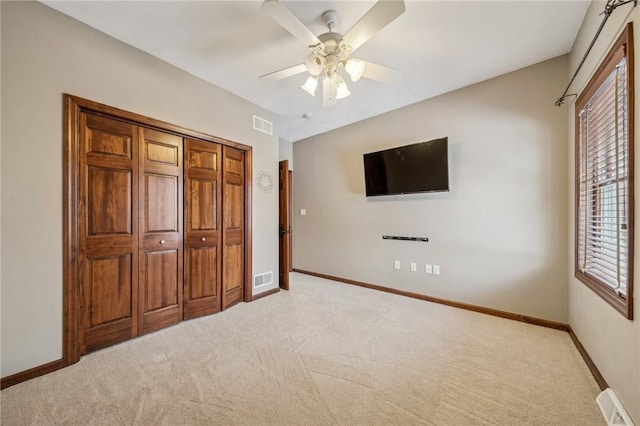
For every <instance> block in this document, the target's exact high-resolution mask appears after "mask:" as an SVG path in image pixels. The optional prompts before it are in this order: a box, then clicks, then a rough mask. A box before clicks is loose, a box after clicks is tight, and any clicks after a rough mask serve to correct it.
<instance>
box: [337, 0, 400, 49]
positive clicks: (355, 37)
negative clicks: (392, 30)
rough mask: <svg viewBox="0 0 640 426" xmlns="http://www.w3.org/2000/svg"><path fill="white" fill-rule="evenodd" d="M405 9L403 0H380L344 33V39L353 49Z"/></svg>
mask: <svg viewBox="0 0 640 426" xmlns="http://www.w3.org/2000/svg"><path fill="white" fill-rule="evenodd" d="M404 11H405V6H404V1H403V0H380V1H378V2H377V3H376V4H375V5H374V6H373V7H372V8H371V9H369V11H368V12H367V13H366V14H365V15H364V16H363V17H362V18H360V20H359V21H358V22H357V23H356V24H355V25H354V26H353V27H351V29H350V30H349V31H347V33H346V34H345V35H344V37H343V40H344V42H345V43H347V45H349V46H351V48H352V49H353V50H356V49H357V48H358V47H360V46H362V45H363V44H364V43H366V42H367V40H369V39H370V38H371V37H373V36H374V35H375V34H376V33H377V32H378V31H380V30H381V29H383V28H384V27H386V26H387V25H389V24H390V23H391V22H393V21H394V20H395V19H396V18H397V17H398V16H400V15H402V14H403V13H404Z"/></svg>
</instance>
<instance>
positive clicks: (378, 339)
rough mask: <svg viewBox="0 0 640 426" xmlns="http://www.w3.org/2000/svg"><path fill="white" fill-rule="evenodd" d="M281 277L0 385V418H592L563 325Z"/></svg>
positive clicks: (584, 377) (590, 384) (591, 400)
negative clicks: (229, 304)
mask: <svg viewBox="0 0 640 426" xmlns="http://www.w3.org/2000/svg"><path fill="white" fill-rule="evenodd" d="M291 287H292V290H291V291H290V292H284V291H281V292H280V293H278V294H275V295H272V296H269V297H266V298H264V299H260V300H258V301H256V302H253V303H249V304H241V305H238V306H235V307H233V308H231V309H229V310H227V311H225V312H223V313H219V314H216V315H212V316H209V317H206V318H202V319H198V320H192V321H187V322H184V323H182V324H179V325H177V326H174V327H171V328H169V329H167V330H163V331H160V332H157V333H154V334H151V335H148V336H144V337H141V338H138V339H135V340H132V341H129V342H126V343H123V344H120V345H118V346H115V347H112V348H108V349H105V350H102V351H99V352H96V353H93V354H90V355H87V356H85V357H83V358H82V360H81V361H80V362H79V363H78V364H76V365H73V366H70V367H67V368H65V369H63V370H60V371H57V372H54V373H51V374H49V375H47V376H43V377H40V378H37V379H34V380H31V381H29V382H25V383H22V384H20V385H16V386H13V387H11V388H8V389H5V390H3V391H2V425H3V426H9V425H49V424H75V425H93V424H96V425H98V424H99V425H119V424H121V425H136V424H144V425H162V424H165V425H183V424H184V425H191V424H193V425H197V424H201V425H215V424H222V425H226V424H239V425H263V424H265V425H266V424H272V425H312V424H317V425H331V424H341V425H352V424H362V425H375V424H379V425H411V424H421V425H423V424H424V425H489V424H493V425H523V424H525V425H600V424H604V420H603V417H602V415H601V414H600V412H599V410H598V407H597V406H596V404H595V397H596V395H597V394H598V387H597V385H596V383H595V381H594V380H593V378H592V377H591V375H590V373H589V371H588V369H587V367H586V365H585V364H584V362H583V361H582V359H581V358H580V355H579V354H578V352H577V350H576V349H575V347H574V346H573V344H572V342H571V340H570V338H569V336H568V334H567V333H564V332H561V331H556V330H551V329H547V328H543V327H538V326H533V325H528V324H524V323H520V322H516V321H510V320H505V319H501V318H496V317H491V316H487V315H482V314H478V313H474V312H468V311H464V310H460V309H455V308H450V307H446V306H442V305H437V304H432V303H428V302H423V301H419V300H413V299H409V298H405V297H401V296H395V295H391V294H387V293H382V292H377V291H373V290H368V289H364V288H359V287H354V286H349V285H346V284H340V283H334V282H331V281H327V280H321V279H318V278H313V277H308V276H305V275H299V274H292V283H291Z"/></svg>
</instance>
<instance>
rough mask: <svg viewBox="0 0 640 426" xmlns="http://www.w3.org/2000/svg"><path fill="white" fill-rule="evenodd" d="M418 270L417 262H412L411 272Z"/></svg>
mask: <svg viewBox="0 0 640 426" xmlns="http://www.w3.org/2000/svg"><path fill="white" fill-rule="evenodd" d="M417 270H418V265H416V263H415V262H411V272H415V271H417Z"/></svg>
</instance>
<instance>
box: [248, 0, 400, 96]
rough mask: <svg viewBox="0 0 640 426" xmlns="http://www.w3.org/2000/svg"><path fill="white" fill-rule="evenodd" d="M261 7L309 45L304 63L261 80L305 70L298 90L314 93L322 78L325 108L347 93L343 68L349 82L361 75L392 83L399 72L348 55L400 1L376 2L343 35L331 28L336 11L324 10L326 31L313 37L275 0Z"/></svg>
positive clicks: (388, 18)
mask: <svg viewBox="0 0 640 426" xmlns="http://www.w3.org/2000/svg"><path fill="white" fill-rule="evenodd" d="M262 9H264V11H265V12H266V13H267V14H269V16H270V17H271V18H272V19H273V20H274V21H276V22H277V23H278V24H280V25H281V26H282V27H283V28H284V29H285V30H287V31H289V32H290V33H291V34H293V36H295V37H296V38H297V39H299V40H300V41H302V42H303V43H305V44H306V45H307V46H309V49H310V50H311V53H310V54H309V56H307V59H306V61H305V63H304V64H300V65H295V66H293V67H289V68H285V69H283V70H280V71H276V72H272V73H269V74H265V75H262V76H260V78H261V79H264V80H271V81H276V80H281V79H284V78H287V77H291V76H293V75H297V74H300V73H303V72H305V71H306V72H308V73H309V74H310V76H309V78H308V79H307V81H306V83H305V84H304V85H302V89H304V90H305V91H306V92H307V93H309V94H310V95H311V96H315V93H316V89H317V86H318V81H319V80H322V98H323V105H324V106H325V107H327V106H331V105H333V104H335V102H336V99H342V98H344V97H347V96H349V95H350V94H351V92H349V89H348V87H347V85H346V83H345V82H344V79H343V78H342V72H343V71H345V72H346V73H347V74H349V77H351V81H353V82H355V81H358V80H359V79H360V77H365V78H369V79H371V80H376V81H380V82H383V83H392V82H393V81H395V80H396V78H397V77H398V75H399V74H400V73H399V71H396V70H394V69H391V68H387V67H384V66H382V65H378V64H374V63H371V62H366V61H363V60H361V59H355V58H351V57H350V55H351V53H352V52H353V51H355V50H356V49H357V48H359V47H360V46H362V45H363V44H364V43H366V42H367V41H368V40H369V39H370V38H371V37H373V36H374V35H375V34H376V33H377V32H378V31H380V30H382V29H383V28H384V27H386V26H387V25H389V24H390V23H391V22H393V21H394V20H395V19H396V18H397V17H398V16H400V15H402V13H404V11H405V5H404V1H403V0H380V1H378V2H377V3H376V4H375V5H374V6H373V7H372V8H371V9H369V11H368V12H367V13H366V14H365V15H364V16H363V17H362V18H360V20H359V21H358V22H357V23H356V24H355V25H354V26H353V27H351V29H350V30H349V31H347V33H346V34H345V35H344V36H343V35H342V34H340V33H336V32H334V31H333V28H334V27H335V25H336V24H337V22H338V13H337V12H336V11H334V10H327V11H326V12H324V13H323V14H322V19H323V20H324V23H325V25H326V26H327V28H329V31H328V32H326V33H324V34H321V35H319V36H317V37H316V36H315V35H314V34H313V33H312V32H311V30H309V28H307V27H306V26H305V25H304V24H303V23H302V22H301V21H300V20H299V19H298V18H297V17H296V16H295V15H294V14H293V13H291V11H289V9H287V8H286V6H284V4H283V3H281V2H279V1H278V0H265V1H264V3H262Z"/></svg>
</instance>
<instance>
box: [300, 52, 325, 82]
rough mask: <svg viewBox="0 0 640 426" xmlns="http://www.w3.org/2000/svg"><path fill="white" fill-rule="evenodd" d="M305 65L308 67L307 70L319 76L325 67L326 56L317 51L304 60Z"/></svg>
mask: <svg viewBox="0 0 640 426" xmlns="http://www.w3.org/2000/svg"><path fill="white" fill-rule="evenodd" d="M304 65H305V67H307V71H308V72H309V74H311V75H312V76H314V77H315V76H318V75H320V73H321V72H322V70H323V69H324V58H323V57H322V56H320V55H317V54H315V53H312V54H310V55H309V56H307V60H306V61H305V62H304Z"/></svg>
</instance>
